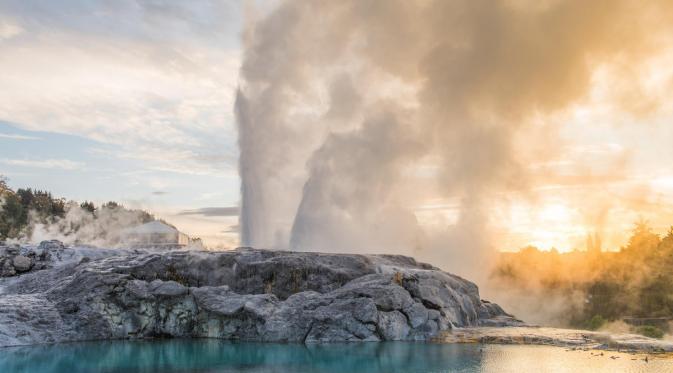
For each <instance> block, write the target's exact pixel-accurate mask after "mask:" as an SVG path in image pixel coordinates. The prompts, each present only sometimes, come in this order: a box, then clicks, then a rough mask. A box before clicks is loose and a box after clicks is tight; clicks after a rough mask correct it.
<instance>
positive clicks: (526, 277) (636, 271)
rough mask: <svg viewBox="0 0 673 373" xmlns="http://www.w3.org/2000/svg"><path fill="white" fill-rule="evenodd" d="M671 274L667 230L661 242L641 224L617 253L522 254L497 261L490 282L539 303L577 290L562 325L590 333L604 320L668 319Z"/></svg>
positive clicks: (672, 306) (672, 234)
mask: <svg viewBox="0 0 673 373" xmlns="http://www.w3.org/2000/svg"><path fill="white" fill-rule="evenodd" d="M671 268H673V227H671V229H669V230H668V231H667V233H666V234H665V235H664V237H663V238H662V237H659V236H658V235H657V234H655V233H653V231H652V229H651V228H650V227H649V225H648V224H647V222H645V221H642V220H641V221H639V222H637V223H636V224H635V226H634V229H633V232H632V234H631V237H630V238H629V240H628V242H627V244H626V245H625V246H624V247H622V248H621V250H620V251H618V252H602V253H600V252H599V253H597V254H593V255H592V254H589V253H586V252H579V251H576V252H572V253H566V254H558V253H550V252H542V251H539V250H537V249H534V248H524V249H522V250H521V251H520V252H518V253H515V254H509V256H507V257H506V258H505V259H501V262H499V263H498V265H497V266H496V267H495V269H494V270H493V272H492V278H493V279H494V280H495V281H498V282H500V283H501V284H503V286H504V287H506V288H507V289H517V288H518V289H519V290H526V289H534V290H536V294H541V295H542V299H541V300H540V302H545V300H544V297H545V295H547V294H549V295H550V296H553V295H554V294H564V292H565V293H566V294H572V291H573V290H578V291H579V293H580V294H581V295H582V299H581V301H579V302H577V301H575V302H573V301H572V300H577V298H574V299H573V298H571V296H570V295H569V296H568V302H567V304H568V306H567V309H565V310H564V313H563V315H562V317H563V318H564V320H562V321H563V322H568V323H569V324H570V325H572V326H574V327H580V328H588V329H595V328H597V327H600V324H601V323H602V322H605V320H610V321H612V320H620V319H623V318H626V317H631V318H640V319H647V318H664V319H666V318H673V271H672V270H671ZM598 315H600V316H598ZM653 328H654V329H656V327H653ZM654 329H650V328H647V329H644V332H652V333H654V332H655V331H654Z"/></svg>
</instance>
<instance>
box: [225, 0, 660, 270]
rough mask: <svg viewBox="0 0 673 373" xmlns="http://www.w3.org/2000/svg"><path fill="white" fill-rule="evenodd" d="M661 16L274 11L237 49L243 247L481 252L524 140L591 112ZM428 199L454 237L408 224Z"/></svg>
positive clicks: (449, 7)
mask: <svg viewBox="0 0 673 373" xmlns="http://www.w3.org/2000/svg"><path fill="white" fill-rule="evenodd" d="M671 14H673V7H672V6H671V3H670V2H666V1H651V2H647V3H643V2H640V1H635V0H634V1H629V0H616V1H609V0H597V1H590V2H587V1H581V0H568V1H561V0H548V1H525V0H502V1H485V0H476V1H475V0H464V1H463V0H453V1H445V0H427V1H408V0H386V1H377V0H370V1H359V0H353V1H291V2H283V3H281V4H280V5H279V6H278V7H277V8H276V9H275V10H274V11H272V12H271V13H270V14H269V15H268V16H266V17H264V18H262V19H260V20H258V21H256V22H253V23H252V24H251V25H250V27H249V29H248V31H247V32H246V34H245V40H244V42H245V59H244V63H243V66H242V69H241V76H242V82H241V88H240V90H239V92H238V99H237V103H236V108H237V117H238V125H239V134H240V138H239V143H240V148H241V156H240V174H241V179H242V202H241V205H242V206H241V207H242V209H241V216H240V218H241V234H242V236H241V240H242V244H243V245H252V246H258V247H277V248H286V247H290V248H292V249H311V250H335V251H362V250H369V251H386V252H391V251H392V252H405V253H409V252H410V251H411V250H412V249H414V248H424V247H427V248H430V249H431V250H426V251H424V253H423V254H422V255H421V256H424V257H426V258H427V257H434V258H438V259H443V261H444V263H446V262H450V263H457V262H460V260H458V261H456V260H455V259H460V258H465V257H481V256H482V255H481V254H485V253H488V250H490V248H491V243H490V242H489V239H488V234H487V232H488V231H489V230H488V229H489V224H490V223H492V222H491V221H490V216H489V213H488V208H487V206H488V205H489V204H490V203H491V202H492V201H493V200H494V199H501V198H503V196H506V195H507V192H511V191H521V190H525V189H526V188H527V185H528V184H530V183H531V182H533V181H534V180H532V179H533V178H534V175H532V174H531V173H530V172H529V169H528V168H527V167H526V166H525V165H526V164H527V163H528V161H529V159H531V158H533V157H534V158H535V159H541V158H544V156H545V155H544V154H543V153H540V152H538V151H539V150H540V149H539V148H537V147H536V146H529V147H526V148H524V149H530V151H522V150H520V149H521V148H522V147H521V145H522V144H537V143H540V142H542V141H547V140H548V139H546V140H545V139H543V138H542V137H540V136H538V135H537V134H538V133H539V132H544V131H540V128H541V127H540V126H541V125H540V123H544V119H545V118H548V117H549V116H551V115H555V114H558V113H559V112H563V111H564V110H566V109H567V108H568V107H570V106H571V105H573V104H575V103H577V102H580V101H581V100H584V99H586V98H587V96H588V94H589V93H590V91H591V88H592V82H593V80H592V79H593V77H594V73H595V71H597V69H599V68H604V67H606V66H607V67H609V69H608V70H609V71H612V72H613V74H612V79H613V80H611V81H613V82H616V81H618V80H619V78H620V76H621V74H620V72H621V71H626V70H630V69H632V68H633V66H634V65H637V64H638V63H639V62H640V61H642V60H644V59H646V58H647V57H648V56H650V55H652V54H654V53H655V51H656V50H657V48H658V47H659V46H660V44H661V43H662V40H663V39H662V37H664V36H665V34H666V32H668V31H670V26H667V25H670V24H672V23H671V22H670V21H671V16H670V15H671ZM648 25H649V26H654V25H656V27H654V28H652V27H649V26H648ZM619 83H620V84H619V86H620V87H629V89H630V88H634V89H635V88H637V87H636V86H637V84H638V82H637V81H634V82H627V83H624V82H623V81H619ZM542 128H544V127H542ZM534 134H535V135H534ZM547 135H549V136H553V131H552V132H550V133H549V134H547ZM549 143H551V144H553V143H554V142H553V140H552V141H550V142H549ZM544 151H545V153H550V152H553V151H554V150H553V149H548V148H547V149H544ZM421 166H423V167H425V168H424V169H426V170H429V171H428V172H425V173H421V174H419V172H418V170H419V169H422V168H423V167H421ZM430 198H440V199H443V200H450V201H457V202H456V203H457V206H458V208H457V211H458V215H457V220H456V222H455V225H453V226H451V227H446V230H443V231H440V232H426V231H424V230H423V229H422V227H420V226H419V224H418V223H417V222H416V217H415V215H414V209H415V208H416V207H417V206H418V205H419V204H421V203H423V201H425V200H427V199H430ZM452 247H460V250H458V249H455V250H453V251H452V250H451V248H452ZM440 248H441V250H435V249H440ZM471 265H472V266H476V265H477V262H472V263H471ZM459 272H463V271H459Z"/></svg>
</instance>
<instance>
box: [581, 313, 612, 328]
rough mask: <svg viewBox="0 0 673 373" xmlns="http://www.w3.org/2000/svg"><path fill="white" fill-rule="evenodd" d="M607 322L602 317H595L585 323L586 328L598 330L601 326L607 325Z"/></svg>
mask: <svg viewBox="0 0 673 373" xmlns="http://www.w3.org/2000/svg"><path fill="white" fill-rule="evenodd" d="M606 322H607V320H605V319H604V318H603V316H601V315H594V317H592V318H591V319H589V320H588V321H586V322H585V327H586V328H587V329H589V330H598V329H600V327H601V326H603V325H605V323H606Z"/></svg>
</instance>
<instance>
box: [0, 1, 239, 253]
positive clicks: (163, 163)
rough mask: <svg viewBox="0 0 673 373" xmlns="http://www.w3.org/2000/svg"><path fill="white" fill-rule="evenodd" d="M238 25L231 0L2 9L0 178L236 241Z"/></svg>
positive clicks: (215, 240)
mask: <svg viewBox="0 0 673 373" xmlns="http://www.w3.org/2000/svg"><path fill="white" fill-rule="evenodd" d="M241 24H242V7H241V4H239V3H238V2H233V1H195V2H191V1H190V2H162V1H135V0H122V1H114V2H110V1H96V0H94V1H79V0H66V1H23V0H17V1H12V0H2V1H0V71H2V73H1V74H0V86H1V87H2V89H0V174H4V175H5V176H7V177H9V179H10V182H9V184H10V186H12V187H14V188H19V187H34V188H41V189H47V190H50V191H51V192H52V193H53V194H54V195H56V196H62V197H65V198H67V199H74V200H80V201H81V200H90V201H94V202H95V203H98V204H100V203H102V202H105V201H108V200H114V201H119V202H122V203H124V204H125V205H127V206H130V207H141V208H144V209H148V210H150V211H151V212H153V213H154V214H155V215H157V216H158V217H162V218H165V219H167V220H168V221H171V222H173V223H174V224H176V225H177V226H178V227H180V228H181V229H183V230H185V231H186V232H189V233H190V234H192V235H195V236H201V237H202V238H203V239H204V240H206V241H207V242H209V243H210V244H212V245H217V244H223V245H232V244H235V241H236V234H235V230H236V229H235V225H236V221H237V218H236V215H237V213H236V211H235V209H232V208H231V207H236V206H237V204H238V200H239V197H238V194H239V193H238V190H239V181H238V175H237V166H236V165H237V152H238V150H237V145H236V129H235V125H234V119H233V112H232V108H233V97H234V91H235V88H236V85H237V80H238V78H237V77H238V68H239V64H240V62H239V61H240V54H241V48H240V42H239V39H240V32H241V27H242V26H241ZM216 207H218V208H222V207H224V209H219V210H216V209H213V208H216ZM203 208H208V209H209V210H205V212H204V213H200V212H201V211H200V209H203ZM232 232H233V234H232Z"/></svg>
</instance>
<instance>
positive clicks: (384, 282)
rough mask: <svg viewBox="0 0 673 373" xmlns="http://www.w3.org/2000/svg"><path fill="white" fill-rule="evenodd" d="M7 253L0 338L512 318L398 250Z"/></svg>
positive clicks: (402, 328)
mask: <svg viewBox="0 0 673 373" xmlns="http://www.w3.org/2000/svg"><path fill="white" fill-rule="evenodd" d="M19 256H20V257H22V258H25V260H24V259H21V260H19V261H18V262H19V263H20V264H22V267H21V270H22V273H21V274H20V275H19V273H18V272H17V271H13V272H11V271H9V272H6V273H5V272H3V276H4V277H3V278H1V279H0V345H1V346H10V345H24V344H35V343H51V342H64V341H78V340H100V339H138V338H149V337H212V338H221V339H230V340H249V341H276V342H304V343H314V342H336V341H380V340H427V339H431V338H433V337H435V336H437V335H438V334H439V333H440V332H441V331H444V330H448V329H451V328H453V327H464V326H478V325H489V326H506V325H520V324H522V323H521V322H520V321H519V320H516V319H514V318H513V317H512V316H510V315H508V314H507V313H505V312H504V311H503V310H502V309H501V308H500V307H499V306H498V305H496V304H494V303H489V302H487V301H483V300H481V299H480V298H479V291H478V289H477V286H476V285H475V284H473V283H471V282H469V281H467V280H464V279H462V278H460V277H458V276H454V275H452V274H449V273H446V272H443V271H441V270H440V269H438V268H435V267H433V266H431V265H428V264H424V263H418V262H416V261H415V260H414V259H413V258H410V257H405V256H389V255H343V254H323V253H309V252H301V253H299V252H287V251H265V250H256V249H250V248H239V249H236V250H233V251H225V252H205V251H198V252H197V251H172V252H163V253H162V252H143V251H139V250H106V249H93V248H81V247H75V248H70V247H65V246H64V245H63V244H61V243H60V242H58V241H45V242H42V243H41V244H40V245H39V246H37V247H35V246H23V247H17V246H4V247H0V264H1V265H3V266H7V265H8V264H7V263H10V264H9V265H11V263H16V262H17V260H16V258H17V257H19ZM25 261H27V263H22V262H25ZM23 264H27V265H26V266H23Z"/></svg>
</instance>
